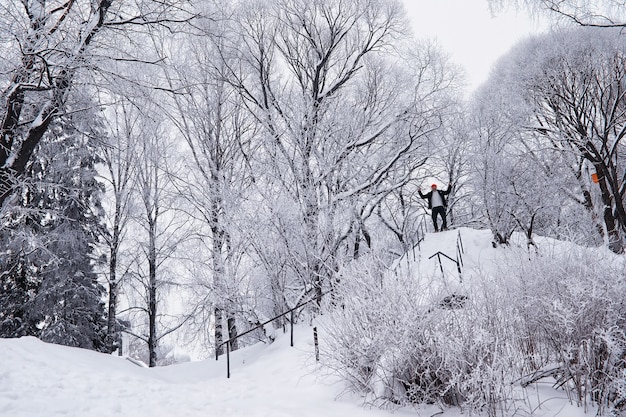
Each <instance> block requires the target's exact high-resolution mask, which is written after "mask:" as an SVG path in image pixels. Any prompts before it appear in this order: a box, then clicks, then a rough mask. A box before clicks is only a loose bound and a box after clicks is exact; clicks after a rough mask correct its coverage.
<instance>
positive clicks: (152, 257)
mask: <svg viewBox="0 0 626 417" xmlns="http://www.w3.org/2000/svg"><path fill="white" fill-rule="evenodd" d="M149 239H150V242H149V249H148V264H149V266H148V268H149V282H148V285H149V288H148V321H149V330H148V332H149V333H148V353H149V355H150V363H149V366H150V367H154V366H156V362H157V352H156V351H157V342H158V339H157V328H156V325H157V298H156V297H157V277H156V269H157V259H156V222H155V221H152V222H151V224H150V237H149Z"/></svg>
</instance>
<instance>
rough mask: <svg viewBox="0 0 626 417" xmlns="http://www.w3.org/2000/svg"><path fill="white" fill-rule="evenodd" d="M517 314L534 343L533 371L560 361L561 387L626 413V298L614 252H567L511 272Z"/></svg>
mask: <svg viewBox="0 0 626 417" xmlns="http://www.w3.org/2000/svg"><path fill="white" fill-rule="evenodd" d="M510 270H511V271H515V272H514V277H515V279H514V280H513V281H514V282H515V284H514V285H516V286H517V288H516V289H515V293H517V294H519V297H518V299H517V300H515V301H516V304H517V307H516V309H517V313H516V314H517V315H518V316H519V317H523V318H524V327H525V328H526V331H527V334H532V335H533V337H534V339H535V346H534V352H536V353H537V352H539V354H538V355H537V356H535V358H534V360H535V362H534V363H529V362H527V363H526V364H525V369H526V370H532V371H537V370H538V369H537V368H536V367H535V368H534V369H533V365H537V364H547V363H554V362H556V363H557V364H558V365H559V371H558V376H557V386H562V387H565V388H568V389H571V390H572V392H573V393H574V397H575V399H576V400H577V402H578V403H579V405H584V404H585V403H586V401H587V400H588V399H591V400H593V401H595V402H596V403H597V405H598V407H599V409H600V413H601V414H602V413H604V412H609V410H610V409H614V408H624V406H625V405H626V404H625V401H626V397H625V396H624V376H625V372H626V335H625V330H626V323H625V321H624V320H625V319H624V318H625V317H626V316H625V315H626V306H625V305H624V302H623V300H624V299H625V297H626V288H625V286H624V284H625V283H624V270H623V264H622V261H621V260H620V259H619V258H616V257H615V256H614V255H612V254H608V253H603V252H601V251H598V252H597V253H590V252H589V251H583V250H580V251H570V252H569V253H567V254H550V256H542V257H538V258H537V259H534V260H533V261H532V262H521V263H520V264H519V265H518V266H517V267H515V268H510Z"/></svg>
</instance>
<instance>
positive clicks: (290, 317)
mask: <svg viewBox="0 0 626 417" xmlns="http://www.w3.org/2000/svg"><path fill="white" fill-rule="evenodd" d="M289 314H290V315H289V320H290V321H291V347H293V310H291V311H290V312H289Z"/></svg>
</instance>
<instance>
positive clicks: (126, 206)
mask: <svg viewBox="0 0 626 417" xmlns="http://www.w3.org/2000/svg"><path fill="white" fill-rule="evenodd" d="M107 96H108V95H107ZM109 98H111V97H110V96H109ZM107 101H108V100H105V99H102V100H101V102H107ZM113 103H114V104H112V105H110V106H108V109H107V111H106V113H107V117H106V121H107V123H108V124H107V125H106V126H105V128H106V129H107V133H108V139H109V140H108V141H107V142H106V143H103V144H102V146H101V155H102V159H103V162H104V165H105V166H106V174H105V175H104V181H105V184H106V187H107V194H106V195H107V196H108V197H109V201H108V205H105V211H106V213H107V217H106V219H107V231H108V233H107V234H106V235H105V236H104V241H105V243H106V247H107V251H108V258H109V259H108V261H109V263H108V275H107V282H108V295H109V302H108V305H109V308H108V317H107V320H108V322H107V338H108V342H109V343H110V344H111V345H112V346H115V347H117V348H118V349H121V348H122V346H121V345H120V324H119V323H118V320H117V304H118V293H119V291H120V288H121V285H122V281H121V280H122V279H123V278H124V276H125V275H127V271H123V265H125V264H127V262H126V263H125V262H123V261H122V259H121V257H122V255H123V254H122V253H121V252H122V245H123V243H124V240H125V238H126V234H127V231H128V227H127V226H128V222H129V220H130V216H131V206H132V189H133V187H134V181H135V178H136V173H135V169H136V160H135V156H136V152H135V150H134V147H135V146H137V145H138V143H139V142H140V141H141V138H140V136H139V134H140V133H141V132H139V131H138V129H139V128H140V123H141V121H140V119H141V114H140V112H139V111H138V110H139V109H137V108H136V107H135V106H134V105H132V103H130V102H129V101H128V100H126V99H124V98H123V97H119V99H118V100H114V101H113ZM128 267H129V265H126V268H128ZM120 273H121V274H120ZM120 275H121V276H120ZM120 353H121V352H120Z"/></svg>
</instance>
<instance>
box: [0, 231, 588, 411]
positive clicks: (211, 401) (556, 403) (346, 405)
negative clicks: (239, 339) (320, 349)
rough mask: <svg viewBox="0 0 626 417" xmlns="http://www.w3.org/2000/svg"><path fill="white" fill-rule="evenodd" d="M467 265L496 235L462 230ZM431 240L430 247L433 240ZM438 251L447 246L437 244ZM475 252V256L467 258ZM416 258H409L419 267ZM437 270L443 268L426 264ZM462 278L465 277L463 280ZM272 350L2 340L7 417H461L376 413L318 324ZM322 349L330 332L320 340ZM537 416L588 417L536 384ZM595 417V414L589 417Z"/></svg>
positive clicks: (446, 241)
mask: <svg viewBox="0 0 626 417" xmlns="http://www.w3.org/2000/svg"><path fill="white" fill-rule="evenodd" d="M462 235H463V236H462V237H463V238H464V242H463V243H464V245H465V249H466V254H467V255H466V259H465V262H466V264H467V265H468V266H469V265H472V262H474V263H475V264H474V266H476V263H477V262H478V261H477V260H478V259H483V260H485V261H488V260H489V259H490V258H491V256H492V255H493V253H494V252H493V248H491V247H490V244H489V236H488V234H487V235H485V234H484V233H483V232H478V231H470V230H469V229H463V231H462ZM456 237H457V232H456V231H450V232H446V233H440V234H438V235H436V236H435V235H428V236H427V239H426V241H425V243H424V245H431V246H425V247H424V248H423V249H422V255H421V256H422V259H424V258H427V257H428V256H430V252H432V253H434V252H436V251H437V250H443V249H446V250H447V251H449V250H450V246H451V247H452V252H451V255H454V243H455V240H456ZM429 242H430V243H429ZM437 245H443V246H442V247H439V246H437ZM470 256H471V258H470ZM413 262H414V261H411V262H409V263H408V264H412V263H413ZM421 264H422V267H424V268H430V269H431V270H433V271H435V272H436V271H437V268H438V266H437V264H432V263H428V262H423V263H421ZM464 282H465V281H464ZM289 341H290V340H289V334H286V335H282V334H281V335H279V337H278V339H277V340H276V342H274V343H273V344H271V345H265V344H258V345H255V346H252V347H249V348H246V349H243V350H241V351H237V352H235V353H233V355H232V356H231V372H232V375H231V378H230V379H227V378H226V360H225V357H221V358H220V360H219V361H215V360H214V359H209V360H206V361H198V362H188V363H184V364H179V365H173V366H168V367H162V368H155V369H148V368H142V367H139V366H137V365H134V364H133V363H131V362H130V361H128V360H125V359H123V358H119V357H115V356H110V355H104V354H99V353H95V352H91V351H85V350H81V349H74V348H68V347H63V346H55V345H50V344H45V343H42V342H40V341H38V340H37V339H35V338H31V337H27V338H21V339H0V416H6V417H27V416H28V417H53V416H70V417H83V416H85V417H105V416H106V417H111V416H129V417H159V416H163V417H185V416H189V417H196V416H197V417H200V416H201V417H206V416H220V417H227V416H237V417H270V416H271V417H283V416H284V417H288V416H298V417H309V416H310V417H391V416H398V417H406V416H419V417H422V416H434V415H439V416H442V417H458V416H462V415H463V414H461V413H460V411H459V410H458V409H446V410H443V411H442V410H440V409H439V408H438V407H436V406H430V407H424V408H403V409H400V410H378V409H374V408H371V407H368V406H366V405H364V401H363V399H362V398H360V397H358V396H356V395H354V394H346V393H345V389H344V386H343V385H342V384H341V383H340V382H338V381H336V380H334V379H333V377H329V376H327V375H326V374H327V372H326V371H325V370H324V369H322V368H321V367H320V366H319V365H318V364H317V363H316V362H315V359H314V354H313V335H312V328H311V327H309V326H306V325H302V326H297V327H296V329H295V346H294V347H290V346H289ZM320 343H324V335H323V334H320ZM526 395H527V398H528V401H527V403H534V404H537V407H536V408H535V406H532V407H533V409H532V410H511V411H512V414H511V415H517V416H528V415H533V416H546V417H547V416H562V417H582V416H585V414H584V413H583V410H582V409H578V408H576V407H574V406H573V405H571V404H570V403H569V402H568V400H567V398H566V395H565V394H564V393H563V392H559V391H554V390H552V389H551V387H550V386H549V384H542V385H538V386H534V387H532V389H531V390H529V391H528V393H527V394H526ZM588 415H589V416H591V415H593V413H592V412H590V413H589V414H588Z"/></svg>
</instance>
